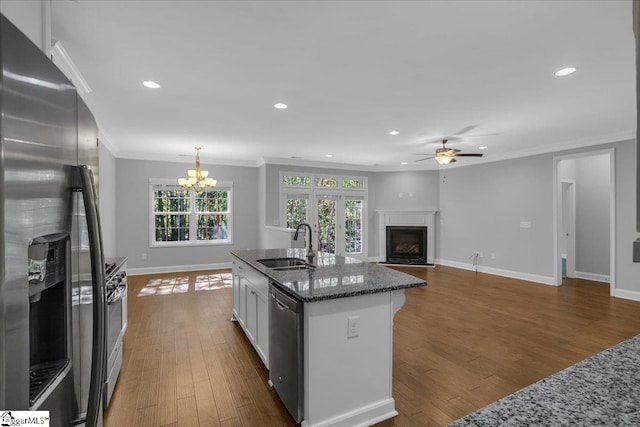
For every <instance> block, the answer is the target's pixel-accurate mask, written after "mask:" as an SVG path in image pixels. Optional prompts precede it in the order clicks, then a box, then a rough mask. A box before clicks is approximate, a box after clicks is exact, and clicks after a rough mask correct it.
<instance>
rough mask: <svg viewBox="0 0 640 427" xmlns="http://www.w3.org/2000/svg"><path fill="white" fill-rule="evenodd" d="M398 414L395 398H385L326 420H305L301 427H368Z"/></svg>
mask: <svg viewBox="0 0 640 427" xmlns="http://www.w3.org/2000/svg"><path fill="white" fill-rule="evenodd" d="M396 415H398V411H396V409H395V400H394V399H393V398H391V397H390V398H388V399H384V400H382V401H380V402H375V403H373V404H370V405H366V406H363V407H360V408H356V409H354V410H353V411H349V412H347V413H344V414H340V415H338V416H336V417H332V418H329V419H324V420H311V421H309V420H306V419H305V420H303V421H302V423H301V424H300V425H301V427H329V426H331V427H366V426H371V425H374V424H376V423H379V422H382V421H384V420H388V419H389V418H393V417H395V416H396Z"/></svg>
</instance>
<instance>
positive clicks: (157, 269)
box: [127, 262, 231, 276]
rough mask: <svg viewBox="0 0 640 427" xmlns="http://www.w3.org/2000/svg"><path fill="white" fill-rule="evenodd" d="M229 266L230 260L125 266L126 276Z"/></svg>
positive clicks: (216, 268) (217, 268)
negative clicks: (190, 263)
mask: <svg viewBox="0 0 640 427" xmlns="http://www.w3.org/2000/svg"><path fill="white" fill-rule="evenodd" d="M222 268H231V263H230V262H219V263H215V264H194V265H167V266H161V267H160V266H158V267H143V268H127V275H128V276H138V275H141V274H158V273H174V272H179V271H199V270H219V269H222Z"/></svg>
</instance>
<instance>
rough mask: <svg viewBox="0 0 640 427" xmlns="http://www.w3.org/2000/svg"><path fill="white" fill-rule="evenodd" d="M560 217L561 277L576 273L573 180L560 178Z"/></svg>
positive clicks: (574, 183)
mask: <svg viewBox="0 0 640 427" xmlns="http://www.w3.org/2000/svg"><path fill="white" fill-rule="evenodd" d="M561 182H562V192H561V193H560V194H561V202H560V203H561V204H560V210H561V214H560V215H561V218H562V231H561V236H560V237H561V239H560V244H561V247H560V252H561V258H562V278H565V277H575V275H576V258H575V256H576V208H575V206H576V194H575V185H576V182H575V181H574V180H569V179H562V181H561Z"/></svg>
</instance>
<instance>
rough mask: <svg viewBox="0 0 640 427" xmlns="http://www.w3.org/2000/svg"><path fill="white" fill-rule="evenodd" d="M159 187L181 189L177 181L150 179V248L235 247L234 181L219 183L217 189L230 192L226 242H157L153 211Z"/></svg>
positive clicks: (148, 210)
mask: <svg viewBox="0 0 640 427" xmlns="http://www.w3.org/2000/svg"><path fill="white" fill-rule="evenodd" d="M158 185H166V186H175V187H179V185H178V184H177V181H176V180H175V179H166V178H149V206H148V208H147V212H148V215H149V247H150V248H175V247H183V246H190V247H197V246H224V245H233V234H234V233H233V182H232V181H218V182H217V184H216V187H215V189H217V190H227V191H229V198H228V202H227V206H228V209H229V213H228V214H227V218H228V220H227V231H228V233H229V238H228V239H226V240H224V241H211V240H194V241H188V242H183V241H181V242H156V240H155V235H156V228H155V213H154V210H153V206H154V203H153V188H154V186H158Z"/></svg>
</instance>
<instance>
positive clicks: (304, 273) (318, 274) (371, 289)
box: [231, 248, 427, 302]
mask: <svg viewBox="0 0 640 427" xmlns="http://www.w3.org/2000/svg"><path fill="white" fill-rule="evenodd" d="M231 254H232V255H233V256H235V257H237V258H238V259H240V260H241V261H243V262H245V263H247V264H249V265H250V266H251V267H252V268H254V269H255V270H256V271H257V272H259V273H261V274H263V275H264V276H266V277H267V278H268V279H270V281H271V282H273V283H275V284H276V285H277V286H278V288H279V289H281V290H283V291H284V292H285V293H287V294H288V295H290V296H291V297H293V298H295V299H297V300H299V301H303V302H319V301H326V300H331V299H337V298H347V297H356V296H362V295H368V294H375V293H383V292H393V291H397V290H402V289H408V288H416V287H421V286H426V284H427V283H426V282H425V281H424V280H422V279H419V278H417V277H415V276H411V275H409V274H406V273H402V272H399V271H396V270H393V269H390V268H388V267H385V266H382V265H377V264H375V263H368V262H366V261H361V260H356V259H354V258H349V257H343V256H339V255H332V254H319V255H318V257H317V258H316V262H318V264H320V265H318V266H317V267H316V268H315V269H314V270H312V271H308V270H298V271H278V270H273V269H270V268H267V267H265V266H264V265H262V264H261V263H259V262H258V260H259V259H268V258H287V257H294V258H301V259H306V250H305V249H302V248H283V249H246V250H233V251H231ZM327 259H331V260H332V261H335V263H334V264H333V265H321V264H322V261H326V260H327ZM354 275H361V276H362V277H363V278H364V281H363V283H358V284H348V285H338V286H330V287H323V288H319V289H315V290H313V291H310V290H308V289H307V290H300V289H296V287H297V286H296V284H299V283H302V282H307V283H308V282H309V278H310V277H311V278H313V279H315V280H322V279H323V278H328V277H330V278H332V279H335V278H341V279H342V278H345V277H353V276H354Z"/></svg>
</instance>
